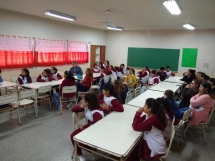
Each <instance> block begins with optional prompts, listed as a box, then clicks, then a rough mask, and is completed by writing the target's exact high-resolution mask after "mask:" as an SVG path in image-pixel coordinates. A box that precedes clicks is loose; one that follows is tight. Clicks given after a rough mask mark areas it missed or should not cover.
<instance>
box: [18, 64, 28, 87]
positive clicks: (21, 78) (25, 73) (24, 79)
mask: <svg viewBox="0 0 215 161" xmlns="http://www.w3.org/2000/svg"><path fill="white" fill-rule="evenodd" d="M17 80H18V83H19V85H20V86H21V85H22V84H28V83H32V79H31V76H30V72H29V70H28V69H26V68H23V69H22V71H21V74H20V75H19V77H18V79H17Z"/></svg>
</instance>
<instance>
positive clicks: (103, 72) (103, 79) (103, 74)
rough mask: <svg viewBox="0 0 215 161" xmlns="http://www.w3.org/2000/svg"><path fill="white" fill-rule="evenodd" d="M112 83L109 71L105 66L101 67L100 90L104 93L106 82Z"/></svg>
mask: <svg viewBox="0 0 215 161" xmlns="http://www.w3.org/2000/svg"><path fill="white" fill-rule="evenodd" d="M110 83H111V77H110V73H109V72H108V73H107V72H106V70H105V68H104V67H101V76H100V80H99V87H100V92H101V93H102V89H103V86H104V84H110Z"/></svg>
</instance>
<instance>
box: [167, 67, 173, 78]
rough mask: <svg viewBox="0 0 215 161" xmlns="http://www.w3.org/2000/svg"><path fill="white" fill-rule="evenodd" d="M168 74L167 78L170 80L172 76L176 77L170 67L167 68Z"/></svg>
mask: <svg viewBox="0 0 215 161" xmlns="http://www.w3.org/2000/svg"><path fill="white" fill-rule="evenodd" d="M165 72H166V74H167V78H169V77H170V76H175V73H173V72H172V71H171V70H170V66H166V70H165Z"/></svg>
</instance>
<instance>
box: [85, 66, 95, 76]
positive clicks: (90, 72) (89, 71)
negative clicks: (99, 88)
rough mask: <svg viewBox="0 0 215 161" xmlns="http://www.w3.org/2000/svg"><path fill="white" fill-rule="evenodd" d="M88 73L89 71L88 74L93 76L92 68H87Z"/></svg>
mask: <svg viewBox="0 0 215 161" xmlns="http://www.w3.org/2000/svg"><path fill="white" fill-rule="evenodd" d="M86 73H87V74H86V76H88V77H91V76H93V72H92V70H91V69H90V68H87V69H86Z"/></svg>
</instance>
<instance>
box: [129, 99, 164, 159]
mask: <svg viewBox="0 0 215 161" xmlns="http://www.w3.org/2000/svg"><path fill="white" fill-rule="evenodd" d="M143 112H145V113H146V114H145V115H143V116H142V117H141V115H142V113H143ZM166 126H167V119H166V114H165V111H164V108H163V106H162V105H160V104H159V103H158V102H157V101H156V100H155V99H153V98H148V99H147V100H146V102H145V105H144V107H143V108H140V109H139V110H138V111H137V112H136V114H135V116H134V120H133V124H132V127H133V129H134V130H135V131H141V132H144V137H143V141H142V142H141V146H140V147H138V148H139V152H140V158H142V159H144V160H157V159H159V158H161V157H162V156H163V155H164V154H165V151H166V140H165V139H164V136H163V131H164V129H165V128H166Z"/></svg>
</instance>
